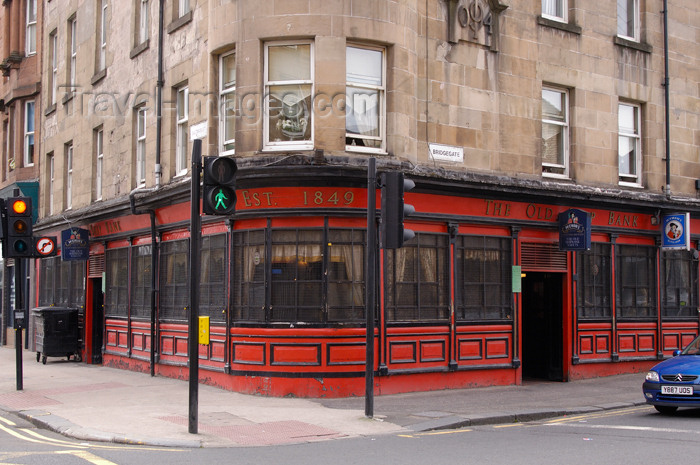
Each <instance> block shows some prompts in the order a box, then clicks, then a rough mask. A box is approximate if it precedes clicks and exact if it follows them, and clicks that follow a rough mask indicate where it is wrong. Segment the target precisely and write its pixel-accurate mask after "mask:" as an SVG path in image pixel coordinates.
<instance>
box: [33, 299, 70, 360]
mask: <svg viewBox="0 0 700 465" xmlns="http://www.w3.org/2000/svg"><path fill="white" fill-rule="evenodd" d="M32 314H33V316H34V322H35V325H34V327H35V330H36V333H35V334H36V340H35V342H36V361H37V362H38V361H39V360H41V363H43V364H44V365H45V364H46V357H67V359H68V360H70V358H71V356H74V357H75V360H77V361H80V360H81V356H80V343H79V331H78V329H79V326H78V309H77V308H66V307H39V308H35V309H34V310H33V311H32Z"/></svg>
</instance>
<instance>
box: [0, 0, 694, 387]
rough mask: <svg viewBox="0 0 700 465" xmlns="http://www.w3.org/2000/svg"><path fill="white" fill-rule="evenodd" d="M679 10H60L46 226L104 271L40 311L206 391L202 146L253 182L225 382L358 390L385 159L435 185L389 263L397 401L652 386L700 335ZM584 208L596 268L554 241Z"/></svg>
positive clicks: (421, 6)
mask: <svg viewBox="0 0 700 465" xmlns="http://www.w3.org/2000/svg"><path fill="white" fill-rule="evenodd" d="M14 3H15V2H13V3H12V4H13V5H14ZM668 3H669V5H668V12H667V13H668V18H667V23H668V27H665V25H664V24H665V23H664V14H663V13H661V12H660V11H661V10H662V2H661V1H660V0H659V1H652V0H634V1H618V2H612V3H611V2H607V3H606V4H605V5H600V4H597V3H596V4H591V3H590V2H583V1H581V0H427V1H414V0H401V1H398V0H371V1H370V0H348V1H343V2H323V1H320V0H286V1H280V0H273V1H267V2H256V1H251V0H236V1H226V0H209V1H207V0H179V1H173V2H168V1H160V2H159V1H155V0H130V1H128V2H124V3H120V4H119V5H117V4H116V3H115V2H114V1H113V0H51V1H48V2H44V4H43V6H44V9H45V11H44V14H45V18H46V19H45V21H44V23H43V27H42V33H41V37H42V40H41V41H42V42H43V44H44V47H43V51H44V52H43V56H44V60H43V64H42V71H41V75H42V77H43V79H42V82H45V83H46V85H45V86H43V87H42V97H41V111H40V112H38V114H40V115H41V118H42V119H41V124H40V125H39V126H40V129H41V145H40V151H39V152H37V158H38V160H39V165H40V175H41V176H40V194H39V195H40V200H39V216H40V219H39V222H38V224H37V228H38V230H39V231H42V232H43V233H46V234H56V235H60V232H61V231H62V230H64V229H65V228H83V229H85V230H88V231H89V233H90V244H91V258H90V260H89V262H88V263H87V264H86V265H85V266H82V265H79V264H77V263H76V262H66V261H60V260H58V259H49V260H40V261H37V265H36V275H37V281H38V284H37V286H36V293H37V295H36V302H37V304H38V305H50V304H53V303H56V302H61V303H63V304H69V305H76V306H80V307H81V308H84V309H85V321H86V330H85V334H86V338H85V339H86V352H87V357H86V358H87V360H88V361H91V360H92V361H98V360H104V362H105V363H112V364H115V365H117V364H126V365H129V366H132V367H134V368H137V369H144V367H145V366H147V365H151V368H152V369H154V366H155V367H157V369H158V370H160V371H161V372H163V373H167V374H170V375H172V376H186V374H185V373H184V372H183V367H184V366H185V365H186V357H185V356H184V354H185V353H186V350H185V349H184V348H185V347H187V344H188V340H187V337H184V336H183V331H184V329H183V328H184V327H185V326H186V325H185V322H186V321H185V320H186V312H185V310H184V309H185V307H187V296H186V293H185V294H183V293H182V290H183V289H184V288H185V286H186V284H187V282H188V277H187V276H186V275H182V276H180V275H181V274H182V273H184V270H186V266H184V265H185V264H186V262H187V254H186V253H185V252H183V251H186V250H187V243H188V242H187V238H188V237H189V231H188V217H189V216H188V215H189V205H188V202H189V199H190V183H191V176H192V174H193V173H192V161H191V151H192V141H193V139H201V140H202V141H203V144H204V150H203V151H204V155H219V156H231V157H235V159H236V161H237V163H238V167H239V173H238V181H237V183H238V184H237V186H238V190H239V191H238V207H237V212H236V214H235V215H232V216H231V217H230V218H227V219H226V220H224V219H222V218H217V217H204V225H203V228H204V237H205V240H204V247H205V249H206V250H208V252H206V253H207V254H209V255H206V254H205V255H206V256H207V257H209V258H208V259H207V258H205V262H206V260H209V261H210V262H211V263H220V265H217V266H221V268H217V270H218V271H219V272H220V273H219V275H220V277H221V278H222V279H221V281H216V279H215V278H214V275H215V274H216V273H214V270H210V272H209V273H207V272H203V275H202V279H203V280H204V283H203V289H204V291H203V292H204V294H205V299H209V300H208V301H207V303H205V304H203V309H204V310H203V311H204V312H205V313H206V312H209V314H210V316H211V318H212V336H213V342H212V344H211V345H209V346H207V347H206V348H200V358H202V359H203V363H204V365H205V367H208V368H209V369H210V370H211V373H214V374H215V375H211V376H210V381H211V382H213V383H215V384H220V385H223V386H226V387H230V388H232V389H238V390H243V391H253V392H264V393H269V394H279V395H284V394H286V393H289V392H292V393H294V394H298V395H348V394H356V393H357V392H358V390H361V388H360V387H359V386H362V383H363V381H362V373H363V364H364V361H365V359H364V354H365V352H366V346H365V344H364V340H363V339H362V338H363V337H364V336H363V334H364V329H363V328H364V326H363V322H364V320H363V318H364V317H363V315H365V306H366V302H364V297H363V295H364V294H363V290H364V283H365V278H366V273H369V272H370V271H367V270H369V268H367V269H365V267H364V265H365V264H364V259H363V254H362V251H364V250H365V247H367V246H366V245H365V240H366V237H365V233H366V231H365V229H366V228H363V226H362V225H363V220H364V218H365V216H366V213H365V212H366V207H367V192H366V191H367V171H368V169H367V166H368V159H370V158H375V159H376V160H377V164H378V169H379V171H380V172H383V171H395V170H399V171H402V172H403V173H404V174H405V176H406V177H409V178H411V179H413V180H414V181H415V183H416V189H415V190H414V191H411V193H410V194H407V199H408V200H409V201H410V202H411V203H413V204H414V205H415V207H416V214H415V215H413V216H412V217H411V218H410V219H408V220H407V221H408V222H409V223H408V224H409V226H410V227H411V228H412V229H413V230H415V231H416V239H415V240H413V242H410V241H409V243H407V246H406V247H404V248H403V249H399V250H383V251H382V254H381V257H382V260H381V266H380V267H379V269H378V270H377V271H378V272H379V276H380V278H381V279H380V280H379V283H380V284H379V291H380V292H379V294H378V295H379V296H380V298H379V299H378V304H377V306H376V310H375V312H376V314H377V324H378V327H377V328H378V329H377V333H376V338H375V346H376V347H375V349H376V351H377V354H378V357H377V358H376V360H377V362H376V371H377V373H378V375H379V377H378V378H377V379H378V381H377V386H378V389H379V390H380V391H381V392H398V391H405V390H412V389H431V388H440V387H451V386H464V385H475V384H490V383H519V382H521V381H522V378H523V376H531V375H532V376H537V377H548V378H552V379H562V380H567V379H575V378H577V377H586V376H593V375H598V374H605V373H616V372H624V371H632V370H638V369H642V368H643V367H644V366H646V365H648V364H649V363H651V362H653V361H655V360H657V359H658V358H660V357H662V356H663V355H664V354H667V353H669V352H670V351H671V350H673V349H674V348H675V347H677V346H679V345H682V344H683V343H684V342H685V341H687V340H688V338H689V337H691V335H692V334H694V333H697V329H698V317H697V309H698V297H697V294H698V282H697V274H698V262H697V259H696V258H697V257H696V255H697V254H695V258H694V256H693V254H692V253H691V252H689V251H687V250H686V251H681V252H679V251H672V252H667V251H665V250H664V249H663V248H662V247H661V246H660V240H661V239H660V238H661V235H660V233H659V227H660V226H659V222H661V221H663V216H664V215H666V214H671V213H679V212H682V213H684V214H685V213H689V215H688V217H689V220H688V223H687V225H686V228H687V231H689V232H688V234H689V238H690V240H689V245H688V246H687V247H686V248H688V249H697V239H698V237H697V236H696V235H694V234H693V235H692V236H690V234H692V232H694V231H695V227H696V224H700V223H697V222H698V220H699V219H700V218H698V215H700V202H698V186H700V184H698V182H697V180H698V179H699V178H700V166H699V165H698V142H700V125H699V124H698V119H699V112H700V86H699V84H698V83H699V82H700V71H699V70H700V66H699V60H698V58H699V56H698V54H699V51H698V47H697V40H698V28H699V27H700V22H699V21H698V19H699V18H700V7H699V6H698V5H697V4H696V2H695V1H694V0H670V1H669V2H668ZM666 34H667V39H668V50H665V48H664V40H665V35H666ZM666 57H667V59H668V76H667V75H666V73H665V60H666ZM666 91H668V102H669V105H668V112H667V111H666V110H667V105H666V103H665V102H666V97H667V95H666ZM667 125H668V134H667V130H666V127H667ZM667 141H668V144H667V143H666V142H667ZM667 147H668V148H667ZM570 209H578V210H581V211H585V212H588V213H589V214H590V217H591V221H592V223H591V224H592V226H591V231H590V232H591V235H592V242H593V243H594V245H593V247H592V249H591V250H590V251H588V252H573V251H565V250H561V248H560V247H559V246H560V236H559V235H558V230H557V218H558V216H559V215H560V214H562V213H565V212H568V211H569V210H570ZM149 215H150V220H149ZM219 240H221V241H223V242H222V244H223V245H216V244H218V242H217V241H219ZM493 241H495V242H497V244H494V243H493ZM335 243H342V244H344V245H343V247H344V249H342V250H341V251H337V250H335V249H333V244H335ZM370 246H371V244H370ZM207 248H208V249H207ZM292 249H293V250H292ZM203 253H204V252H203ZM217 254H221V260H220V261H219V260H214V258H212V257H215V256H217V257H218V256H219V255H217ZM144 257H147V258H144ZM151 259H152V261H151V262H149V260H151ZM206 263H209V262H206ZM406 263H412V264H413V265H411V266H414V268H413V270H412V273H408V274H407V272H406V271H405V270H406V268H405V267H406V266H407V265H406ZM640 263H641V264H643V265H640ZM340 264H342V265H340ZM360 264H362V266H361V265H360ZM635 264H636V265H635ZM351 265H352V266H351ZM212 266H213V265H212ZM56 267H58V268H61V269H63V268H62V267H67V270H64V271H66V272H67V273H68V274H70V275H71V276H73V277H74V278H75V279H73V280H71V281H70V282H69V283H65V282H63V283H59V284H57V283H55V282H52V283H50V282H48V281H46V279H44V280H42V276H50V275H51V273H50V271H51V270H54V269H56ZM351 268H352V269H351ZM633 269H642V270H644V273H643V276H641V275H640V276H638V278H639V279H636V278H635V279H633V281H634V282H635V283H636V284H635V283H630V280H629V279H627V278H626V277H625V276H626V274H625V273H628V272H631V271H630V270H633ZM176 270H179V271H176ZM516 270H522V272H523V274H522V275H521V274H520V273H517V274H516ZM621 270H626V271H625V272H624V273H622V272H621ZM674 270H675V271H674ZM678 270H682V271H678ZM178 273H179V274H180V275H178ZM674 273H675V274H674ZM640 274H642V273H641V272H640ZM676 275H677V276H676ZM140 276H152V277H153V280H152V283H151V284H150V285H149V283H148V282H147V279H145V278H144V280H145V281H142V280H140V278H139V277H140ZM178 276H179V277H178ZM672 276H676V277H675V278H672ZM599 278H601V279H603V278H604V280H603V284H601V282H599ZM671 282H673V283H672V288H673V292H671V291H670V287H669V283H671ZM640 283H641V284H640ZM306 285H308V288H307V287H305V286H306ZM102 288H104V296H102V294H101V289H102ZM178 288H179V290H178ZM551 288H554V289H555V292H553V293H552V295H549V296H547V297H546V298H545V296H544V294H543V290H544V289H551ZM309 289H311V290H309ZM149 296H154V297H153V299H152V302H153V304H152V305H151V307H150V309H149V308H148V307H149V305H147V303H148V302H149V300H151V299H150V297H149ZM102 299H104V301H102ZM166 302H167V303H166ZM543 302H544V303H543ZM103 303H104V315H103V314H102V309H101V306H102V304H103ZM640 309H643V310H640ZM693 310H695V311H693ZM542 315H546V316H542ZM552 315H554V316H552ZM542 327H547V328H549V329H547V330H546V331H545V330H542V329H537V328H542ZM533 340H544V341H546V344H545V345H548V346H551V347H550V349H551V350H549V351H548V352H549V353H550V354H554V355H546V353H543V352H542V348H541V347H537V346H536V344H533V342H532V341H533ZM545 352H547V351H545ZM547 357H549V358H547ZM544 359H547V360H544ZM318 379H323V380H325V383H326V384H324V385H323V386H318V385H317V381H314V380H318Z"/></svg>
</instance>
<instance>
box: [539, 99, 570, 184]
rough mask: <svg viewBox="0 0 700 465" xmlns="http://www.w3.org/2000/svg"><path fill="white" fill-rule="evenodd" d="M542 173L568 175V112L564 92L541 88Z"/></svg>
mask: <svg viewBox="0 0 700 465" xmlns="http://www.w3.org/2000/svg"><path fill="white" fill-rule="evenodd" d="M542 173H543V174H544V175H554V176H557V175H559V176H568V175H569V111H568V94H567V92H566V91H565V90H561V89H554V88H547V87H544V88H542Z"/></svg>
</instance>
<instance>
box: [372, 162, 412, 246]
mask: <svg viewBox="0 0 700 465" xmlns="http://www.w3.org/2000/svg"><path fill="white" fill-rule="evenodd" d="M415 185H416V183H414V182H413V181H411V180H410V179H404V177H403V173H401V172H398V171H389V172H386V173H383V174H382V214H381V218H382V222H381V225H380V227H379V229H380V239H381V244H382V247H383V248H385V249H398V248H401V247H402V246H403V243H404V241H407V240H409V239H412V238H413V236H415V233H414V232H413V231H412V230H410V229H405V228H404V225H403V221H404V217H406V216H408V215H410V214H412V213H413V212H415V211H416V209H415V208H413V205H409V204H405V203H404V201H403V194H404V192H406V191H410V190H411V189H413V188H414V187H415Z"/></svg>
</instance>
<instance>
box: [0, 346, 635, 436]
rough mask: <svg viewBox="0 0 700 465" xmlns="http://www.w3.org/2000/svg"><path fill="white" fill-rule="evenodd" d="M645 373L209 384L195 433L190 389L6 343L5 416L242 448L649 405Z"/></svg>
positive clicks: (84, 430) (58, 427)
mask: <svg viewBox="0 0 700 465" xmlns="http://www.w3.org/2000/svg"><path fill="white" fill-rule="evenodd" d="M643 379H644V375H643V374H633V375H619V376H611V377H606V378H596V379H589V380H583V381H576V382H570V383H551V382H526V383H524V384H523V385H522V386H499V387H488V388H473V389H456V390H445V391H434V392H422V393H410V394H397V395H387V396H375V398H374V418H373V419H369V418H367V417H365V415H364V398H362V397H355V398H347V399H298V398H274V397H260V396H253V395H245V394H239V393H235V392H230V391H225V390H222V389H218V388H213V387H211V386H205V385H202V384H200V385H199V402H198V409H197V412H198V422H197V426H198V432H197V434H191V433H189V432H188V425H189V420H188V414H189V383H188V382H187V381H182V380H174V379H170V378H164V377H160V376H156V377H151V376H150V375H149V374H144V373H135V372H130V371H125V370H119V369H114V368H107V367H103V366H97V365H86V364H84V363H79V362H74V361H66V360H65V359H59V358H49V359H48V362H47V364H46V365H42V364H41V363H37V362H36V354H35V353H34V352H29V351H24V353H23V376H22V381H23V390H21V391H17V389H16V387H17V376H16V364H15V349H14V348H9V347H0V410H5V411H10V412H14V413H17V414H19V415H20V416H22V417H24V418H27V419H29V420H31V421H32V422H34V423H35V424H37V425H39V426H42V427H45V428H48V429H51V430H54V431H58V432H60V433H63V434H65V435H66V436H69V437H73V438H76V439H80V440H97V441H109V442H120V443H130V444H148V445H157V446H173V447H237V446H261V445H272V444H289V443H300V442H311V441H322V440H330V439H337V438H344V437H353V436H374V435H380V434H392V433H398V432H407V431H409V432H413V431H427V430H432V429H446V428H457V427H463V426H469V425H477V424H495V423H510V422H514V421H530V420H538V419H543V418H550V417H554V416H561V415H566V414H575V413H583V412H590V411H595V410H601V409H612V408H622V407H628V406H633V405H639V404H643V403H644V400H643V397H642V390H641V385H642V382H643Z"/></svg>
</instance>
